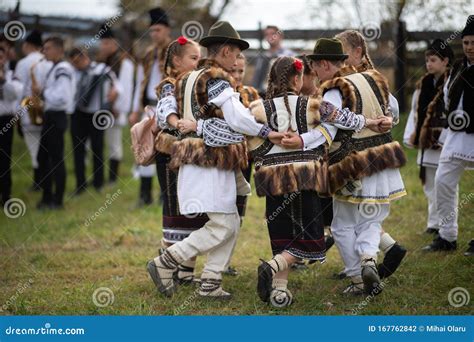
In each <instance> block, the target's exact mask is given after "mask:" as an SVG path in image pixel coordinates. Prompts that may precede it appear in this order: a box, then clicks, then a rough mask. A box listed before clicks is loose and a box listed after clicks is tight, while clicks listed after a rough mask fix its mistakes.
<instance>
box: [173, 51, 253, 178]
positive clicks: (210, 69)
mask: <svg viewBox="0 0 474 342" xmlns="http://www.w3.org/2000/svg"><path fill="white" fill-rule="evenodd" d="M214 79H219V80H224V81H227V82H229V83H230V84H231V85H232V86H233V85H234V80H233V79H232V77H231V76H230V75H229V74H228V73H227V72H225V71H224V70H223V69H222V68H221V67H219V65H218V64H217V63H216V62H215V61H212V60H205V61H204V65H203V67H202V68H201V69H199V70H197V71H192V72H188V73H185V74H182V75H180V76H179V77H178V79H177V80H176V89H175V96H176V102H177V105H178V115H179V116H180V117H182V118H184V119H189V120H193V121H197V120H199V119H209V118H215V117H217V118H221V119H223V118H224V115H223V113H222V111H221V109H220V108H219V107H217V106H215V105H213V104H212V103H209V98H208V82H209V81H211V80H214ZM234 89H235V88H234ZM184 164H193V165H197V166H202V167H216V168H218V169H223V170H236V169H244V168H247V167H248V160H247V145H246V143H245V142H243V143H240V144H232V145H228V146H224V147H209V146H206V145H205V144H204V140H203V139H202V138H201V137H199V136H197V135H196V134H195V133H193V134H186V135H181V136H180V137H179V139H178V140H177V141H176V142H175V143H173V145H172V148H171V162H170V167H171V168H172V169H176V168H179V167H180V166H181V165H184Z"/></svg>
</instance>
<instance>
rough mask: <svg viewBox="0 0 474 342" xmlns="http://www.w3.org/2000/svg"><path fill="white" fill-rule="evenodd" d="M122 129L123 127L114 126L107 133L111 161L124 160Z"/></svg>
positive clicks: (106, 138)
mask: <svg viewBox="0 0 474 342" xmlns="http://www.w3.org/2000/svg"><path fill="white" fill-rule="evenodd" d="M122 129H123V127H122V126H118V125H114V126H112V127H109V128H107V130H106V131H105V140H106V143H107V148H108V150H109V155H108V158H109V159H113V160H122V158H123V146H122Z"/></svg>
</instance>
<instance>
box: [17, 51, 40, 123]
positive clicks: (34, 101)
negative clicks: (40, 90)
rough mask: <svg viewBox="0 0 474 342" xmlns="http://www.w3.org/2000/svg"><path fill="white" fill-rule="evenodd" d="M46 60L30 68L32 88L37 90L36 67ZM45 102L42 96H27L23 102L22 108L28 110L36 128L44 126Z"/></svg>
mask: <svg viewBox="0 0 474 342" xmlns="http://www.w3.org/2000/svg"><path fill="white" fill-rule="evenodd" d="M43 59H44V58H42V59H40V60H39V61H38V62H36V63H34V64H33V65H32V66H31V68H30V77H31V88H32V89H33V88H35V87H37V85H38V82H37V80H36V76H35V73H34V68H35V66H36V65H37V64H38V63H40V62H41V61H43ZM43 105H44V104H43V100H42V99H41V97H40V96H37V95H33V94H32V95H30V96H25V97H24V98H23V99H22V100H21V106H22V107H23V108H25V109H26V111H27V112H28V115H29V117H30V121H31V123H32V124H33V125H35V126H41V125H42V124H43V116H44V109H43Z"/></svg>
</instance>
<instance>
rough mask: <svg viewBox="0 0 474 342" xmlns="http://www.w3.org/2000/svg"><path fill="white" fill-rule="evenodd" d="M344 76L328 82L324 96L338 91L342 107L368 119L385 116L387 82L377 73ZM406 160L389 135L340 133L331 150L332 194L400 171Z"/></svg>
mask: <svg viewBox="0 0 474 342" xmlns="http://www.w3.org/2000/svg"><path fill="white" fill-rule="evenodd" d="M340 75H341V76H338V77H335V78H333V79H332V80H329V81H326V82H325V83H323V84H322V86H321V88H322V91H323V93H324V92H326V91H328V90H330V89H334V88H336V89H338V90H339V91H340V92H341V94H342V102H343V103H342V107H347V108H349V109H350V110H351V111H353V112H355V113H360V114H363V115H364V116H365V117H366V118H370V119H375V118H377V117H378V116H381V115H384V114H385V112H386V110H387V107H388V97H389V91H388V82H387V80H386V79H385V77H384V76H382V75H381V74H380V73H379V72H377V71H376V70H374V69H369V70H366V71H364V72H351V71H347V70H341V72H340ZM405 163H406V157H405V154H404V152H403V149H402V148H401V146H400V144H399V143H398V142H397V141H393V140H392V136H391V134H390V133H376V132H374V131H372V130H369V129H367V128H364V129H362V130H361V131H360V132H355V131H347V130H338V132H337V134H336V137H335V138H334V141H333V143H332V144H331V147H330V149H329V164H330V166H329V191H330V192H329V194H334V193H335V192H336V191H337V190H339V189H341V188H342V187H344V186H345V185H346V184H347V183H348V182H350V181H353V180H358V179H361V178H363V177H367V176H370V175H372V174H375V173H377V172H380V171H382V170H385V169H388V168H398V167H401V166H403V165H404V164H405Z"/></svg>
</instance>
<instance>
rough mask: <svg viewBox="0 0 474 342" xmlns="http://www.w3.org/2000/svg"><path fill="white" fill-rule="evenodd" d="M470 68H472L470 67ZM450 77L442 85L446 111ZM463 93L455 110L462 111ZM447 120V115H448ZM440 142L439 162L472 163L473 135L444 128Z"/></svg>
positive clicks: (473, 150)
mask: <svg viewBox="0 0 474 342" xmlns="http://www.w3.org/2000/svg"><path fill="white" fill-rule="evenodd" d="M471 68H472V66H471ZM450 79H451V75H450V76H449V78H448V80H447V81H446V83H445V84H444V87H443V95H444V103H445V105H446V109H448V84H449V80H450ZM463 96H464V93H463V94H461V98H460V99H459V103H458V106H457V108H456V109H457V110H462V109H463V107H462V103H463ZM448 118H449V115H448ZM439 140H440V142H442V143H443V148H442V150H441V156H440V161H450V160H452V159H453V158H459V159H463V160H466V161H470V162H474V134H467V133H466V132H456V131H453V130H451V129H450V128H445V129H443V131H442V132H441V135H440V137H439Z"/></svg>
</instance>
